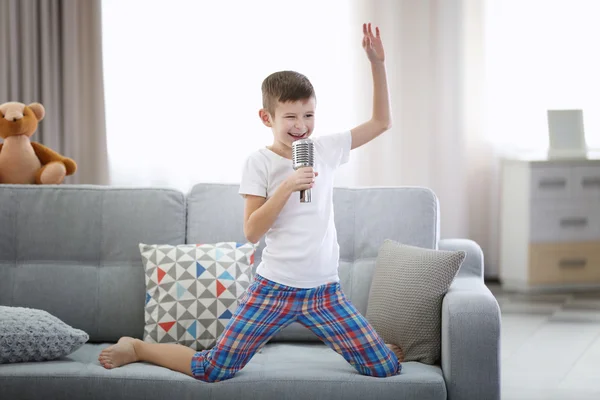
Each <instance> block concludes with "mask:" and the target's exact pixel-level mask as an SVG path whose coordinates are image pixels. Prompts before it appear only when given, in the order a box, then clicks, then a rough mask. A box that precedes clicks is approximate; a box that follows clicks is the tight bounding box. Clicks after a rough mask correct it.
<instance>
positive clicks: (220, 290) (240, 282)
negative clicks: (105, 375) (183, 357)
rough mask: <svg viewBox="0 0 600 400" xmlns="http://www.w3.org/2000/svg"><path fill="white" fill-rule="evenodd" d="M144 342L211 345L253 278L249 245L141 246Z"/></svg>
mask: <svg viewBox="0 0 600 400" xmlns="http://www.w3.org/2000/svg"><path fill="white" fill-rule="evenodd" d="M139 247H140V253H141V256H142V262H143V264H144V269H145V273H146V274H145V283H146V302H145V311H144V316H145V329H144V341H146V342H150V343H178V344H181V345H184V346H188V347H190V348H192V349H194V350H205V349H209V348H211V347H213V346H214V345H215V343H216V341H217V338H218V337H219V335H221V333H222V332H223V331H224V329H225V325H226V324H227V322H228V321H229V319H230V318H231V316H232V315H233V313H234V312H235V310H236V308H237V306H238V301H239V299H240V298H241V297H242V295H243V294H244V293H245V291H246V289H247V288H248V286H250V282H251V281H252V279H253V268H252V267H253V264H254V254H255V252H256V249H257V246H256V245H254V244H252V243H236V242H221V243H213V244H182V245H176V246H174V245H165V244H154V245H151V244H144V243H140V244H139Z"/></svg>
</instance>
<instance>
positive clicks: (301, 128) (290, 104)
mask: <svg viewBox="0 0 600 400" xmlns="http://www.w3.org/2000/svg"><path fill="white" fill-rule="evenodd" d="M363 47H364V49H365V51H366V53H367V56H368V58H369V61H370V62H371V68H372V72H373V83H374V93H373V117H372V119H371V120H370V121H368V122H366V123H364V124H362V125H360V126H358V127H356V128H354V129H352V131H349V132H344V133H340V134H335V135H328V136H323V137H320V138H317V139H315V140H314V142H315V163H316V167H317V168H316V169H317V170H318V172H314V171H313V168H301V169H299V170H297V171H294V170H293V168H292V161H291V159H292V143H293V142H294V141H295V140H299V139H304V138H307V137H309V136H310V135H311V134H312V131H313V128H314V110H315V94H314V90H313V87H312V85H311V83H310V82H309V81H308V79H307V78H306V77H304V76H303V75H301V74H298V73H295V72H291V71H282V72H277V73H274V74H272V75H270V76H269V77H267V78H266V79H265V81H264V82H263V85H262V91H263V109H261V110H260V112H259V116H260V118H261V120H262V122H263V123H264V124H265V125H266V126H268V127H270V128H271V129H272V131H273V135H274V140H273V144H272V145H271V146H269V147H266V148H263V149H260V150H258V151H256V152H254V153H253V154H251V155H250V157H248V159H247V161H246V165H245V169H244V173H243V177H242V182H241V185H240V194H241V195H243V196H244V197H245V209H244V234H245V235H246V238H247V239H248V240H249V241H251V242H253V243H257V242H258V241H259V240H260V239H261V238H262V236H263V235H265V234H266V238H265V242H266V247H265V249H264V251H263V254H262V262H261V264H260V265H259V266H258V267H257V271H256V273H257V276H256V279H255V281H254V282H253V283H252V284H251V285H250V287H249V288H248V290H247V292H246V293H245V295H244V296H243V298H242V299H240V304H239V307H238V309H237V310H236V312H235V314H234V315H233V316H232V318H231V319H230V321H229V323H228V324H227V327H226V328H225V331H224V332H223V334H222V335H221V336H220V337H219V339H218V341H217V344H216V345H215V346H214V347H213V348H212V349H210V350H203V351H200V352H195V351H194V350H192V349H190V348H189V347H186V346H181V345H177V344H152V343H145V342H143V341H140V340H136V339H133V338H127V337H124V338H121V339H120V340H119V342H118V343H117V344H116V345H114V346H111V347H109V348H107V349H105V350H103V351H102V353H101V354H100V356H99V357H98V360H99V361H100V364H101V365H103V366H104V367H105V368H108V369H110V368H116V367H119V366H121V365H125V364H128V363H131V362H137V361H145V362H151V363H153V364H157V365H160V366H163V367H167V368H170V369H172V370H175V371H180V372H183V373H185V374H187V375H190V376H193V377H195V378H197V379H200V380H202V381H206V382H218V381H223V380H226V379H230V378H232V377H233V376H234V375H235V374H236V372H237V371H239V370H240V369H242V368H243V367H244V366H245V365H246V364H247V362H248V361H250V359H251V358H252V356H253V355H254V354H255V353H256V352H257V351H259V350H260V348H262V347H263V346H264V345H265V344H266V343H267V341H268V340H269V339H270V338H271V337H273V336H274V335H275V334H276V333H277V332H278V331H279V330H281V329H282V328H284V327H285V326H287V325H289V324H291V323H292V322H299V323H301V324H303V325H304V326H306V327H307V328H309V329H310V330H311V331H313V332H314V333H315V334H316V335H317V336H318V337H319V338H320V339H321V340H322V341H324V342H325V343H326V344H327V345H329V346H330V347H331V348H332V349H333V350H335V351H336V352H338V353H339V354H341V355H342V356H343V357H344V358H345V359H346V360H347V361H348V362H349V363H350V364H351V365H352V366H353V367H354V368H355V369H356V370H357V371H358V372H359V373H361V374H363V375H370V376H376V377H385V376H392V375H396V374H398V373H399V372H400V370H401V365H400V362H401V361H402V353H401V350H400V349H399V348H398V347H397V346H394V345H386V344H385V343H384V342H383V340H382V339H381V338H380V337H379V336H378V335H377V333H376V332H375V331H374V329H373V328H372V327H371V326H370V325H369V323H368V322H367V321H366V319H365V318H364V317H363V316H361V315H360V314H359V313H358V311H357V310H356V309H355V308H354V306H353V305H352V304H351V303H350V302H349V301H348V300H347V299H346V298H345V296H344V294H343V292H342V291H341V289H340V284H339V277H338V271H337V270H338V261H339V246H338V242H337V234H336V229H335V225H334V218H333V202H332V194H333V175H334V172H335V169H336V168H337V167H338V166H339V165H341V164H343V163H345V162H347V160H348V155H349V152H350V150H351V149H354V148H357V147H359V146H362V145H363V144H365V143H367V142H369V141H371V140H373V139H374V138H375V137H377V136H379V135H380V134H381V133H383V132H384V131H386V130H387V129H389V128H390V125H391V117H390V105H389V98H388V89H387V82H386V72H385V65H384V52H383V45H382V42H381V37H380V34H379V29H378V28H376V34H375V35H374V34H373V32H372V29H371V24H369V25H368V26H367V25H366V24H363ZM317 176H318V178H319V179H318V181H317V184H316V185H315V178H316V177H317ZM309 188H311V189H312V192H313V193H312V198H313V201H312V202H311V203H300V201H299V197H298V196H297V192H298V191H300V190H305V189H309Z"/></svg>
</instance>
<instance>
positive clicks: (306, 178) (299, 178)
mask: <svg viewBox="0 0 600 400" xmlns="http://www.w3.org/2000/svg"><path fill="white" fill-rule="evenodd" d="M316 176H319V173H318V172H314V171H313V168H312V167H304V168H299V169H297V170H296V171H294V173H293V174H292V175H290V176H289V177H288V178H287V179H286V180H285V181H284V182H283V183H284V184H285V185H286V187H287V189H288V190H289V191H290V193H294V192H299V191H301V190H307V189H310V188H312V187H313V185H314V184H315V177H316Z"/></svg>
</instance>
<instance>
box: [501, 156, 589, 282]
mask: <svg viewBox="0 0 600 400" xmlns="http://www.w3.org/2000/svg"><path fill="white" fill-rule="evenodd" d="M501 185H502V186H501V204H500V224H501V227H500V280H501V282H502V286H503V287H504V288H506V289H508V290H522V291H530V290H548V289H577V288H582V289H589V288H600V157H592V158H588V159H563V160H548V159H544V158H538V159H536V158H529V159H527V158H523V159H517V158H514V159H504V160H503V162H502V172H501Z"/></svg>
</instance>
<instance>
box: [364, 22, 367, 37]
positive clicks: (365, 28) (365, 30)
mask: <svg viewBox="0 0 600 400" xmlns="http://www.w3.org/2000/svg"><path fill="white" fill-rule="evenodd" d="M363 34H365V35H366V34H367V24H363Z"/></svg>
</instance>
